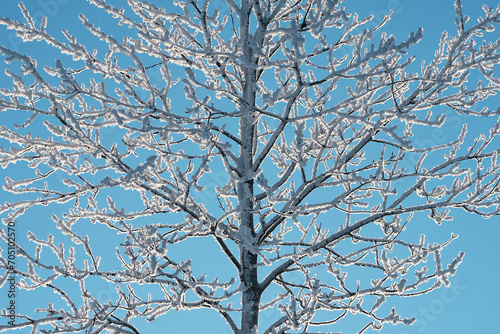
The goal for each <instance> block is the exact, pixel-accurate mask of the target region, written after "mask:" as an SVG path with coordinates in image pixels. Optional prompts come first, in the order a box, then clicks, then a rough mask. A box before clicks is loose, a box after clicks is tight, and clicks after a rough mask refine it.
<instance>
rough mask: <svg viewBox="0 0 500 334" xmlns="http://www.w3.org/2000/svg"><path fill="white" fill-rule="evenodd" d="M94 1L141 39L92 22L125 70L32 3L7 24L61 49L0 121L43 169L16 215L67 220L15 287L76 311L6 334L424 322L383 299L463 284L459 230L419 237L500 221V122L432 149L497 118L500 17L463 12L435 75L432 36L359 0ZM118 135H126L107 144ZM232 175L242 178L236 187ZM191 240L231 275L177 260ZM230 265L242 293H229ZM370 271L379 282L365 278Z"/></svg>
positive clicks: (21, 317)
mask: <svg viewBox="0 0 500 334" xmlns="http://www.w3.org/2000/svg"><path fill="white" fill-rule="evenodd" d="M88 1H89V2H90V3H92V4H94V5H95V6H97V7H99V8H101V9H103V10H105V11H106V12H107V13H109V14H110V15H112V16H113V17H115V18H116V19H119V24H120V25H125V26H126V27H127V28H128V29H129V30H127V31H128V33H127V34H128V35H127V37H125V38H124V39H123V41H121V42H120V41H119V40H118V38H117V37H114V35H115V32H114V31H111V32H107V31H105V30H106V29H100V28H99V27H97V26H96V25H94V24H93V23H92V22H90V21H89V20H88V19H87V18H86V17H85V16H84V15H83V14H81V15H80V19H81V21H82V23H83V25H84V26H85V28H86V29H87V30H88V31H90V32H91V33H92V34H94V35H95V36H96V38H98V39H100V40H102V41H104V42H105V43H107V45H108V46H109V48H108V50H106V51H107V53H105V54H104V55H101V54H100V53H98V52H97V51H94V50H92V48H90V45H87V46H86V45H83V44H80V43H79V42H78V41H77V39H76V38H75V37H74V36H72V35H71V33H70V32H68V31H63V33H64V35H65V36H66V38H67V41H64V42H62V41H59V40H58V39H56V38H55V37H53V36H52V35H51V33H49V31H48V30H47V29H46V27H47V20H46V19H43V20H42V21H41V23H40V24H39V23H37V22H34V20H33V18H32V17H31V16H30V14H29V13H28V10H27V9H26V8H25V6H24V5H23V4H22V3H21V4H20V8H21V11H22V13H23V15H24V18H25V20H26V22H25V23H20V22H16V21H13V20H11V19H8V18H1V19H0V23H2V24H3V25H5V26H6V27H7V28H9V29H12V30H14V31H16V33H17V34H18V35H19V36H20V37H22V38H23V40H24V41H25V42H29V41H35V40H37V41H41V42H45V43H47V44H49V45H50V46H52V47H54V48H57V49H59V50H60V52H61V53H62V56H61V57H62V58H61V60H56V61H55V64H54V65H53V67H50V66H45V67H44V68H43V69H40V68H39V67H37V63H36V60H35V59H33V58H31V57H30V56H27V55H22V54H20V53H18V52H16V51H13V50H10V49H9V48H6V47H3V46H0V52H1V53H2V54H3V56H4V58H5V60H6V63H7V64H9V65H8V68H7V69H6V72H5V73H6V74H7V75H8V76H9V77H10V78H11V79H12V85H11V86H7V85H6V84H4V87H3V88H1V89H0V110H1V111H2V112H4V113H12V115H15V118H16V120H18V123H19V126H17V127H16V128H7V127H5V126H2V127H1V130H0V137H1V139H2V140H3V141H4V142H5V141H8V142H10V143H12V145H13V146H12V147H11V148H10V149H5V148H1V150H0V162H1V164H2V166H3V167H4V168H5V167H7V166H8V165H10V164H19V166H29V167H30V168H31V170H32V175H26V177H25V178H22V179H16V180H13V179H11V178H6V181H5V184H4V186H3V187H4V190H6V191H9V192H11V193H12V196H10V201H9V202H6V203H5V204H3V205H2V206H1V212H3V214H4V217H5V219H4V220H3V221H4V223H5V224H7V225H8V224H9V223H12V222H15V221H16V220H17V219H19V217H20V216H21V215H22V214H24V213H25V212H26V211H27V210H31V208H32V207H36V206H38V205H48V206H49V207H50V208H52V210H53V211H54V215H53V216H52V220H53V221H54V223H55V226H56V227H57V229H58V231H59V232H60V233H62V234H64V236H63V235H62V234H60V233H59V234H57V235H56V237H52V236H50V237H49V238H48V239H42V238H39V237H37V236H36V235H34V234H33V233H31V232H30V233H29V234H28V236H27V237H28V239H29V240H30V241H31V242H32V243H33V244H34V246H36V247H35V248H34V249H31V248H27V247H22V246H21V245H20V242H19V241H17V242H16V243H15V248H16V251H17V256H18V257H19V258H22V259H23V262H22V264H21V262H20V264H19V265H18V266H17V267H15V268H14V267H12V266H10V265H9V261H8V257H7V256H6V254H3V255H2V257H1V258H0V266H1V268H2V272H3V274H2V279H1V284H2V285H3V284H5V283H6V282H7V281H8V279H9V277H11V276H10V275H12V274H15V275H16V277H18V278H19V282H18V283H17V287H18V288H19V289H26V290H33V289H34V290H36V289H41V288H42V287H45V288H49V289H51V290H53V292H54V293H55V294H56V295H58V296H59V298H60V299H61V300H63V301H64V302H65V304H64V307H62V308H56V307H54V306H53V305H52V304H49V305H45V306H42V307H41V308H39V309H38V310H37V312H36V313H34V312H33V313H32V314H17V313H16V314H15V316H14V317H15V320H16V321H15V322H12V323H11V324H10V325H5V326H0V331H5V330H9V329H13V328H23V327H27V328H32V332H33V333H35V332H38V331H41V330H42V329H48V328H50V329H51V330H52V333H63V332H64V333H66V332H86V333H101V332H109V333H138V332H139V330H138V329H137V328H136V325H134V324H135V320H134V318H138V317H144V318H146V319H147V320H151V321H152V320H154V319H155V318H157V317H159V316H161V315H163V314H165V313H166V312H169V311H172V310H179V309H199V308H209V309H212V310H213V311H214V313H219V314H220V315H221V316H222V317H223V319H224V320H225V321H226V322H227V324H228V326H229V327H230V328H231V330H232V332H233V333H235V334H250V333H252V334H253V333H265V334H271V333H298V332H300V333H318V332H322V333H324V332H333V331H335V332H339V331H345V332H354V331H355V332H359V333H361V332H364V331H366V330H367V329H368V328H373V329H380V328H381V327H382V326H383V325H384V324H386V323H394V324H397V323H404V324H411V323H412V322H413V321H414V320H415V319H414V318H411V319H410V318H405V317H404V316H403V317H401V316H400V315H399V314H398V313H397V312H396V310H395V309H394V308H393V309H392V311H390V310H389V311H387V309H386V308H385V307H386V306H385V305H384V307H381V306H382V304H384V302H386V300H388V299H389V298H390V297H409V296H415V295H419V294H425V293H428V292H430V291H432V290H434V289H436V288H438V287H440V286H442V285H446V286H448V285H449V283H450V280H449V278H450V276H452V275H454V274H455V272H456V270H457V266H458V265H459V263H460V262H461V261H462V257H463V253H460V254H458V255H457V256H456V258H455V259H454V260H453V261H452V262H451V263H449V264H444V263H442V262H441V251H442V249H443V248H444V247H445V246H446V245H447V244H448V243H449V242H450V241H451V240H452V239H454V238H455V236H454V235H452V237H451V238H450V240H448V241H446V242H444V243H441V244H437V243H426V240H425V238H424V235H422V236H415V235H406V234H405V233H404V230H405V228H406V227H407V225H408V224H412V223H413V222H414V221H416V220H417V219H418V220H421V219H432V220H434V221H435V222H436V223H437V224H441V223H442V222H443V221H446V220H451V219H452V216H451V214H452V213H453V212H460V211H459V210H460V209H461V210H465V211H468V212H472V213H474V214H477V215H478V216H482V217H486V218H488V217H490V216H493V215H498V214H499V213H500V196H499V193H500V186H499V185H500V174H499V170H500V164H499V162H498V161H497V155H498V152H499V148H498V136H499V135H500V129H499V126H500V123H499V121H498V120H495V121H493V122H492V123H491V124H492V126H491V129H487V131H486V132H485V133H484V135H481V136H479V137H477V138H476V137H475V136H474V137H473V138H470V135H468V133H467V127H466V126H464V127H463V128H462V129H461V130H460V129H459V130H458V131H457V133H456V139H454V140H452V141H449V142H447V143H440V144H435V145H427V146H422V147H419V146H417V145H415V144H414V138H415V137H418V136H419V135H422V134H423V133H425V131H426V130H427V129H429V128H436V127H443V128H444V129H448V130H447V131H453V129H450V127H449V123H448V122H447V118H446V116H448V115H454V114H459V115H460V114H463V115H474V117H478V118H483V117H488V116H494V115H498V114H499V110H498V109H497V110H490V109H488V108H483V109H481V110H479V109H477V105H478V103H480V102H482V101H485V100H486V99H487V98H488V97H489V96H491V95H494V94H495V93H496V92H497V91H498V90H499V89H500V81H499V79H498V77H495V75H494V67H495V66H498V64H499V63H500V56H499V54H498V48H499V46H500V41H496V42H494V43H487V42H484V40H483V39H484V38H485V37H484V36H483V35H484V34H487V33H489V32H491V31H493V30H494V24H497V23H499V22H500V6H499V7H498V8H496V9H493V8H487V7H484V16H483V17H482V18H479V19H478V20H477V22H475V23H474V22H469V18H468V17H467V16H465V15H463V14H462V5H461V1H460V0H457V1H456V2H455V9H456V19H455V23H456V28H457V31H456V34H455V35H454V36H448V35H447V33H446V32H444V33H443V35H442V38H441V41H440V43H439V46H438V47H437V50H436V51H435V55H434V57H433V59H432V61H430V62H428V63H425V62H422V64H421V67H417V66H415V62H416V59H415V57H414V56H411V55H408V49H409V48H410V47H411V46H412V45H414V44H416V43H418V42H419V41H420V40H421V39H422V37H423V32H422V29H419V30H417V31H416V32H415V33H412V34H411V35H410V36H409V37H408V39H407V40H404V41H402V42H398V41H396V40H395V38H394V37H393V36H392V35H391V36H388V35H386V34H384V33H382V34H381V35H377V34H378V31H377V30H379V29H382V28H383V26H384V24H385V23H386V22H387V20H389V19H390V15H388V16H387V17H385V18H384V20H383V21H382V22H380V24H377V25H376V26H375V25H368V26H369V27H370V28H365V27H367V24H368V23H369V22H370V20H371V19H373V17H367V18H363V19H360V18H358V16H357V15H355V14H349V13H346V11H345V8H344V7H342V6H341V2H342V1H341V0H293V1H292V0H241V1H238V0H224V7H221V6H219V7H221V8H223V9H225V12H224V13H223V14H221V13H220V12H219V10H218V9H217V8H216V7H218V5H220V3H219V2H215V0H212V1H210V0H182V1H181V0H176V1H174V4H175V5H176V6H177V7H175V8H174V7H173V6H171V7H168V6H167V7H168V9H163V8H158V7H156V6H155V5H153V4H151V3H148V2H142V1H137V0H129V1H128V4H129V7H130V8H128V9H127V10H126V11H125V10H121V9H118V8H115V7H113V6H112V5H110V4H107V3H106V1H104V0H88ZM124 29H125V28H124ZM132 35H134V36H135V37H131V36H132ZM115 36H116V35H115ZM376 36H378V37H376ZM68 56H69V57H72V59H69V58H68ZM68 59H69V60H68ZM471 73H474V74H475V75H480V76H481V77H482V82H477V83H474V82H470V78H471ZM5 86H6V87H5ZM181 88H182V89H183V91H184V96H183V97H182V96H181V97H179V91H180V90H179V89H181ZM433 111H434V114H436V116H433V115H432V113H433ZM42 121H43V128H41V127H40V126H39V124H42ZM110 127H112V128H114V129H115V132H113V138H112V139H110V138H109V136H107V137H106V136H105V135H103V133H105V132H106V129H108V128H110ZM26 132H30V134H26ZM430 156H432V159H431V158H428V157H430ZM61 175H63V176H61ZM213 175H218V176H217V178H218V179H219V180H222V181H221V182H220V183H219V184H217V187H215V188H214V187H212V186H211V185H210V182H211V180H213V178H214V176H213ZM220 175H222V176H220ZM211 178H212V179H211ZM117 189H121V190H123V191H126V194H127V195H126V197H125V196H121V195H116V194H117V192H116V190H117ZM214 203H216V204H217V205H214ZM423 214H427V215H428V217H427V216H425V215H423ZM90 223H95V224H102V225H103V226H105V227H107V228H109V230H110V231H111V232H112V233H113V234H115V235H116V237H115V238H114V239H115V241H116V254H115V255H116V257H115V261H116V262H115V263H118V265H114V266H113V265H111V264H110V263H111V260H110V259H109V257H110V254H98V251H97V250H98V249H99V248H98V247H96V245H95V244H93V242H92V240H93V238H95V237H96V236H95V234H94V235H93V233H95V232H93V231H95V226H98V225H91V224H90ZM82 225H83V226H86V227H85V229H84V230H85V231H87V233H89V234H90V236H87V235H84V234H82V232H81V230H82V229H81V226H82ZM47 228H48V229H50V228H52V226H50V227H47ZM0 235H1V237H2V238H3V239H4V241H5V242H8V241H9V237H8V235H7V233H5V231H2V232H0ZM404 237H405V238H404ZM419 237H420V240H419V241H418V239H419ZM57 238H65V239H64V240H65V245H64V244H62V243H61V244H57V243H56V239H57ZM195 238H196V239H195ZM415 238H416V239H415ZM18 239H19V237H18ZM191 239H193V240H205V239H212V240H214V241H215V243H214V245H216V247H217V248H218V249H220V251H221V252H222V253H223V254H224V256H225V257H224V258H225V259H226V263H218V264H216V263H214V264H213V265H212V266H211V270H212V271H211V272H207V273H203V272H201V271H200V270H199V269H197V268H196V266H194V265H192V264H193V263H192V262H191V261H190V259H189V258H183V257H182V254H178V253H176V254H174V255H171V252H170V250H171V249H172V248H175V247H176V246H177V245H179V244H183V243H186V242H189V240H191ZM196 242H201V241H196ZM68 245H69V246H68ZM44 250H45V251H44ZM43 251H44V252H43ZM42 253H43V254H42ZM101 257H106V259H107V260H106V261H105V263H102V264H100V259H101ZM427 260H429V262H430V263H431V264H432V265H430V266H429V267H431V268H428V267H427V266H425V265H424V262H426V261H427ZM207 261H213V260H210V259H207ZM227 264H229V265H230V266H231V267H230V270H232V272H233V275H232V277H233V278H232V279H230V280H228V281H225V280H223V279H218V277H219V273H220V267H221V266H222V267H227ZM353 270H355V271H356V272H357V273H359V271H360V270H361V272H362V273H364V274H361V275H359V274H357V275H350V276H349V277H348V276H347V275H346V274H347V273H348V272H351V271H353ZM95 278H100V279H102V280H105V281H107V282H111V283H112V284H113V285H115V286H116V289H117V294H116V299H113V300H100V299H99V298H97V297H96V295H95V293H93V291H92V288H91V284H90V283H89V281H91V280H93V279H95ZM298 278H300V281H297V279H298ZM68 282H73V284H75V285H76V287H77V289H76V290H75V289H74V290H68V289H67V286H69V285H68V284H70V283H68ZM271 290H272V291H274V292H276V293H274V294H273V295H272V298H271V300H270V301H269V302H265V303H264V302H263V300H264V297H266V294H269V293H270V291H271ZM148 293H149V294H150V295H149V296H148ZM266 298H267V297H266ZM266 300H267V299H266ZM356 313H358V314H363V315H365V316H366V319H367V321H366V322H365V323H364V324H362V325H361V326H360V328H355V329H352V328H339V326H337V321H339V320H340V319H342V318H343V317H346V316H349V314H356ZM263 314H267V315H268V316H267V318H268V319H267V320H266V321H262V319H261V321H259V315H263ZM3 316H4V317H8V316H9V313H8V312H6V310H4V313H3ZM269 318H272V319H271V320H269ZM259 325H260V326H259Z"/></svg>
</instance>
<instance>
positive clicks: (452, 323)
mask: <svg viewBox="0 0 500 334" xmlns="http://www.w3.org/2000/svg"><path fill="white" fill-rule="evenodd" d="M15 3H16V1H4V3H2V7H1V9H0V16H2V17H11V18H15V19H18V20H21V14H20V11H19V9H18V7H17V6H16V4H15ZM112 3H117V1H114V2H112ZM483 3H485V4H486V5H488V6H496V5H497V4H498V1H494V0H483V1H481V0H463V5H464V13H466V14H467V15H469V16H470V17H471V18H472V20H475V18H476V17H478V16H479V15H482V13H483V12H482V10H481V5H482V4H483ZM24 4H25V5H26V7H27V8H28V10H29V11H30V13H31V14H32V15H33V16H34V17H35V19H37V18H38V19H39V18H40V17H41V16H47V17H48V22H49V26H48V29H49V31H51V32H56V31H59V30H60V29H62V28H65V29H67V30H69V31H70V32H74V33H75V34H79V33H81V34H82V36H84V38H83V39H82V40H80V42H85V38H88V37H89V36H88V35H85V33H84V32H83V28H82V26H81V23H80V21H79V20H78V18H77V15H78V13H79V12H85V13H86V15H87V17H89V18H91V19H93V20H94V22H98V23H99V24H102V27H103V28H104V29H109V28H110V27H111V24H112V22H113V21H112V20H109V19H107V14H106V13H104V12H101V11H99V10H97V9H95V8H94V7H93V6H91V5H88V4H86V3H85V2H84V1H83V0H71V1H69V0H26V1H24ZM123 4H124V5H126V4H125V1H123ZM344 5H345V6H346V7H347V8H348V9H350V10H352V11H355V12H357V13H359V15H360V16H366V15H369V14H374V15H375V20H380V19H381V18H382V17H383V16H384V15H386V14H387V13H388V12H389V10H390V9H393V10H394V13H393V15H392V20H391V21H390V22H389V23H388V24H387V25H386V27H385V28H384V30H385V31H387V32H389V33H392V34H395V35H396V37H397V39H399V40H401V39H403V38H406V37H407V36H408V34H409V33H410V32H411V31H413V30H416V29H417V28H418V27H420V26H422V27H423V28H424V40H423V41H422V42H421V43H420V44H419V45H417V47H415V48H414V49H413V50H412V51H413V52H415V53H416V54H417V55H418V56H419V57H424V58H427V59H429V58H430V57H432V55H433V54H434V49H435V48H436V46H437V43H438V41H439V38H440V36H441V32H442V31H443V30H448V31H449V32H450V34H453V33H454V32H455V27H454V24H453V20H454V8H453V1H452V0H443V1H441V0H380V1H373V0H351V1H349V0H345V1H344ZM85 36H86V37H85ZM496 36H497V37H498V36H499V34H498V33H496ZM89 41H90V43H96V41H95V39H89ZM0 44H1V45H4V46H10V47H11V48H13V49H14V50H16V51H19V52H21V53H28V54H30V55H34V56H36V57H37V58H38V59H40V61H39V62H40V63H47V64H50V65H52V64H53V58H54V57H55V53H54V52H52V53H51V50H50V48H48V47H47V46H45V45H41V44H40V43H30V44H29V45H23V44H22V43H21V41H20V40H19V39H18V38H17V37H15V35H14V33H13V32H12V31H7V30H6V29H5V28H4V27H0ZM4 66H5V65H4V64H3V63H0V82H1V81H2V80H5V75H4V74H3V70H4ZM0 85H3V83H2V84H0ZM489 105H490V106H492V107H494V108H496V107H497V106H498V105H500V99H499V98H498V97H495V98H494V99H491V100H490V103H489ZM0 121H1V122H2V124H12V123H13V122H15V120H14V119H12V118H10V119H8V118H6V117H0ZM483 121H484V120H483ZM463 122H467V123H468V124H469V125H470V126H471V128H472V129H473V131H480V130H481V129H483V128H485V127H486V126H487V125H488V124H489V123H488V122H489V120H486V122H485V123H482V122H478V120H477V119H475V118H471V117H462V118H457V123H463ZM112 135H113V134H112V133H110V136H112ZM431 135H434V136H437V137H439V138H441V139H442V140H445V139H446V136H447V135H448V134H446V133H435V132H434V133H432V134H431ZM422 140H425V139H422ZM19 172H22V169H17V168H14V167H10V168H9V169H6V170H0V179H2V180H3V178H4V177H5V176H6V175H9V176H10V177H12V178H15V175H19V174H16V173H19ZM0 194H1V197H2V201H4V200H5V198H4V196H5V193H4V192H1V193H0ZM51 209H52V208H35V209H34V210H31V211H30V212H29V213H28V214H26V215H24V216H23V217H21V218H20V219H19V220H18V221H17V226H18V229H17V233H18V238H19V239H21V238H22V237H23V233H24V234H25V233H26V231H27V230H31V231H34V232H37V233H40V234H44V233H45V234H47V233H48V231H47V229H46V226H47V225H49V224H50V222H51V219H50V210H51ZM454 218H455V219H454V221H452V222H448V223H446V224H444V225H442V226H436V225H435V224H434V223H433V222H432V221H430V220H426V219H422V220H421V221H419V222H418V224H413V225H411V227H409V229H408V230H407V231H406V232H405V233H415V234H416V235H420V233H426V234H428V238H429V239H433V240H434V241H436V242H444V241H445V240H446V239H447V238H449V236H450V235H451V233H455V234H458V235H460V237H459V238H458V239H457V240H455V241H454V242H453V243H452V244H451V245H450V246H448V247H447V248H446V249H445V251H444V254H443V255H444V256H445V259H446V260H448V261H450V260H451V259H452V258H453V257H455V256H456V254H457V253H458V252H460V251H465V252H466V255H465V259H464V262H463V263H462V264H461V266H460V267H459V271H458V274H457V275H456V276H454V277H453V278H452V286H451V288H449V289H447V290H445V289H439V290H436V291H434V292H433V293H431V294H428V295H424V296H419V297H415V298H409V299H405V300H398V301H394V305H396V306H397V309H398V311H399V313H400V314H401V315H404V316H408V317H411V316H416V317H417V318H418V319H419V321H418V322H417V323H416V324H415V325H413V326H410V327H408V326H391V325H386V326H385V327H384V329H383V330H382V333H384V334H417V333H426V334H434V333H436V334H437V333H457V334H462V333H495V332H498V328H497V324H496V322H497V313H498V311H499V309H500V308H499V306H498V300H500V291H499V289H498V287H497V286H496V283H497V282H498V277H500V263H499V262H500V260H499V257H498V255H497V254H496V253H497V252H496V251H497V249H498V247H497V246H496V245H497V243H498V236H499V235H500V225H499V223H500V219H499V217H494V218H491V219H489V220H483V219H481V218H480V217H477V216H472V215H469V214H462V213H458V214H455V215H454ZM93 228H95V229H96V230H95V233H96V234H99V228H98V227H93ZM20 242H22V241H20ZM206 246H207V245H205V244H203V245H202V246H199V245H189V247H190V248H191V251H193V252H195V253H197V254H198V255H199V254H206V252H207V250H206V249H205V248H204V247H206ZM0 247H3V245H0ZM100 247H102V249H103V250H104V249H107V248H106V247H109V249H107V251H109V252H110V256H114V246H113V244H112V243H109V242H107V240H102V242H101V245H100ZM196 247H200V249H196ZM194 256H196V255H194ZM93 284H94V285H93V287H94V288H95V289H96V291H97V292H96V293H97V295H98V296H101V297H102V298H106V297H107V296H108V295H109V296H111V294H112V293H113V291H114V288H113V286H111V285H109V284H107V283H103V282H95V283H93ZM37 293H39V295H37V298H39V299H43V300H47V301H48V300H49V299H51V298H53V296H54V294H52V293H45V292H43V291H42V292H37ZM5 294H6V292H5V288H2V289H1V290H0V296H1V297H0V301H3V300H6V297H5ZM31 298H33V294H29V295H25V296H23V295H22V292H21V295H20V296H19V299H18V305H19V307H20V308H21V309H25V310H30V307H31V305H32V304H31V302H30V299H31ZM391 302H392V301H391ZM0 307H2V308H3V307H5V306H4V305H0ZM358 320H363V319H359V318H354V317H353V318H352V319H350V320H349V321H346V322H345V326H346V327H345V328H340V329H337V328H336V329H333V330H334V331H335V330H337V331H343V332H344V333H345V334H347V333H354V330H350V328H349V326H350V325H352V324H355V323H356V321H358ZM207 326H209V327H210V328H207ZM138 327H139V328H142V330H141V332H144V333H157V332H160V331H163V330H164V329H165V328H166V327H168V329H169V330H168V331H167V332H172V333H196V332H204V333H208V334H211V333H214V334H215V333H229V331H228V329H227V328H226V327H225V324H224V322H223V321H222V320H221V319H220V317H219V316H218V315H216V314H214V313H208V312H204V311H203V312H195V313H192V312H189V313H188V312H177V313H169V314H167V315H166V316H164V317H163V318H160V319H158V320H157V321H155V323H152V324H141V325H140V326H138ZM356 328H357V327H356Z"/></svg>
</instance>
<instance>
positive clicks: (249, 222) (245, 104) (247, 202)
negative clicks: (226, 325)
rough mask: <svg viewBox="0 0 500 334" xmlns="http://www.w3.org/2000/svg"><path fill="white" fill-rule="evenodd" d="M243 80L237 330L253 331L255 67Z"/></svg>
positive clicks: (246, 47) (245, 21)
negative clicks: (239, 308) (239, 287)
mask: <svg viewBox="0 0 500 334" xmlns="http://www.w3.org/2000/svg"><path fill="white" fill-rule="evenodd" d="M250 13H251V5H249V4H248V3H247V2H246V1H242V7H241V15H240V37H241V47H242V48H243V50H242V51H243V56H244V58H245V59H246V61H248V62H249V63H253V62H254V60H255V59H254V58H255V57H254V55H253V50H252V48H251V47H250V42H249V34H250V33H249V28H250V24H249V22H250ZM244 75H245V82H244V87H243V94H242V95H243V96H242V97H243V101H241V102H240V104H239V109H240V110H241V111H242V113H243V115H242V117H241V118H240V135H241V142H242V145H241V149H240V165H239V170H240V172H241V178H240V181H239V182H238V186H237V191H238V204H239V209H240V226H239V231H240V235H241V237H242V240H243V242H242V244H240V263H241V272H240V280H241V283H242V284H243V285H244V286H245V288H246V289H245V291H244V292H243V293H242V297H241V305H242V316H241V332H240V334H257V328H258V319H259V304H260V296H261V291H260V286H259V281H258V275H257V262H258V257H259V255H258V246H257V239H256V237H255V227H254V217H253V215H254V213H253V210H254V189H253V187H254V175H253V172H252V168H253V155H254V149H255V148H254V145H255V141H254V136H255V131H256V129H255V115H254V108H255V87H256V85H255V81H256V72H255V69H253V68H250V67H247V68H246V69H245V70H244Z"/></svg>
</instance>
